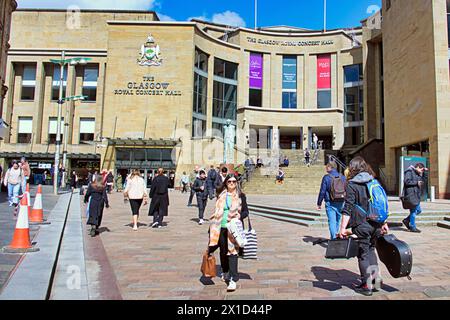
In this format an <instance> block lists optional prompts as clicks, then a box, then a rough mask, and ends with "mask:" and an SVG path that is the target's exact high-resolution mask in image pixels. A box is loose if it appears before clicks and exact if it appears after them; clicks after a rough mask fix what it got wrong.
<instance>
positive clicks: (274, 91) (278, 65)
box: [270, 53, 283, 109]
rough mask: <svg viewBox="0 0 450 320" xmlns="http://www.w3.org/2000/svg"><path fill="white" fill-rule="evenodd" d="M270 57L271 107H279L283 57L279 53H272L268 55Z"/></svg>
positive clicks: (280, 105)
mask: <svg viewBox="0 0 450 320" xmlns="http://www.w3.org/2000/svg"><path fill="white" fill-rule="evenodd" d="M270 58H271V61H272V62H271V72H270V75H271V83H272V88H271V90H270V92H271V106H270V107H271V108H276V109H281V107H282V103H281V96H282V95H281V92H282V89H283V85H282V79H281V77H282V72H283V58H282V56H280V55H276V54H275V53H272V54H271V55H270Z"/></svg>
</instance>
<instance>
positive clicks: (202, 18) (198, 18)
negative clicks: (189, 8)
mask: <svg viewBox="0 0 450 320" xmlns="http://www.w3.org/2000/svg"><path fill="white" fill-rule="evenodd" d="M192 19H197V20H202V21H209V19H208V18H207V17H206V16H198V17H189V18H187V20H188V21H191V20H192Z"/></svg>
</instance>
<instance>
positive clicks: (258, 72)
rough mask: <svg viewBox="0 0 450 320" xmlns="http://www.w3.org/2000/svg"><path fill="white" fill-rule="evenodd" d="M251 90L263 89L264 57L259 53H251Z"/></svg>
mask: <svg viewBox="0 0 450 320" xmlns="http://www.w3.org/2000/svg"><path fill="white" fill-rule="evenodd" d="M249 68H250V70H249V75H250V88H252V89H262V87H263V56H262V54H259V53H250V66H249Z"/></svg>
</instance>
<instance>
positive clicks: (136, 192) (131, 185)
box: [123, 169, 148, 231]
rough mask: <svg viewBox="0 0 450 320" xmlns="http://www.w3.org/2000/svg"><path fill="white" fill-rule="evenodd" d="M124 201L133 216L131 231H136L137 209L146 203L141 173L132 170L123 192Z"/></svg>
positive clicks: (146, 196) (145, 191)
mask: <svg viewBox="0 0 450 320" xmlns="http://www.w3.org/2000/svg"><path fill="white" fill-rule="evenodd" d="M123 196H124V199H128V200H129V202H130V206H131V215H132V216H133V230H134V231H137V229H138V218H139V209H140V208H141V206H142V203H144V206H145V205H146V204H147V203H148V195H147V186H146V183H145V181H144V178H142V176H141V172H140V171H139V170H137V169H134V170H133V172H132V173H131V176H130V178H129V179H128V183H127V187H126V188H125V190H124V191H123Z"/></svg>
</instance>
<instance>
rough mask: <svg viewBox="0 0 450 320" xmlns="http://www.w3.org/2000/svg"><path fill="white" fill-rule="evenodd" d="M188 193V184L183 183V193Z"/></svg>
mask: <svg viewBox="0 0 450 320" xmlns="http://www.w3.org/2000/svg"><path fill="white" fill-rule="evenodd" d="M185 192H187V183H184V182H183V189H182V190H181V193H185Z"/></svg>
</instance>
